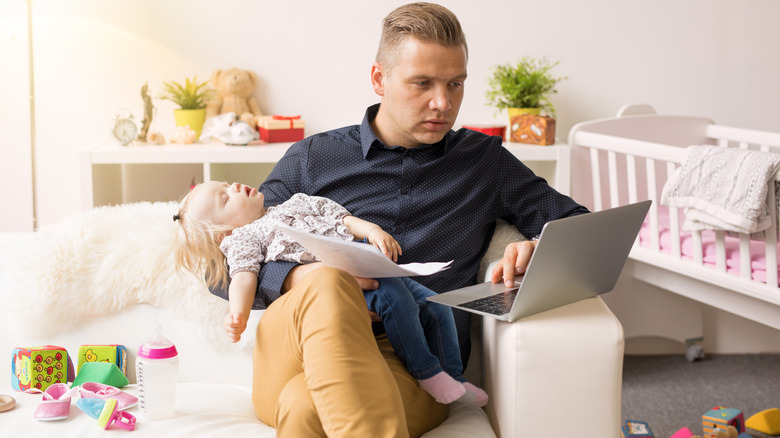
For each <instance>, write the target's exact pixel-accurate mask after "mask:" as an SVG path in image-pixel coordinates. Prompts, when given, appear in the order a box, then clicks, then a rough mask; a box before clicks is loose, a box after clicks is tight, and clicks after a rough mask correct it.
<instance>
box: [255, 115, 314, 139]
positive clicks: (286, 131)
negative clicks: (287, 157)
mask: <svg viewBox="0 0 780 438" xmlns="http://www.w3.org/2000/svg"><path fill="white" fill-rule="evenodd" d="M304 126H305V123H304V121H303V120H301V116H278V115H276V116H261V117H258V118H257V131H258V132H259V133H260V139H261V140H263V141H264V142H266V143H278V142H290V141H298V140H303V129H304Z"/></svg>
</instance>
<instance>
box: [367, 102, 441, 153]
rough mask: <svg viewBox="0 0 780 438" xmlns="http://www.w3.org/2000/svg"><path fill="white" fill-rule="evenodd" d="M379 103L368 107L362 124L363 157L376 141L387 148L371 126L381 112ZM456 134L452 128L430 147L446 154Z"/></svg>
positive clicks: (378, 144) (379, 145)
mask: <svg viewBox="0 0 780 438" xmlns="http://www.w3.org/2000/svg"><path fill="white" fill-rule="evenodd" d="M379 105H380V104H378V103H377V104H374V105H371V106H370V107H368V108H367V109H366V114H365V116H364V117H363V123H361V124H360V144H361V146H362V148H363V158H366V157H368V151H369V150H371V146H373V145H374V144H375V143H376V145H377V146H378V147H382V148H387V145H385V144H384V143H382V141H381V140H379V138H378V137H377V136H376V134H374V129H373V128H372V127H371V122H372V121H374V119H375V118H376V115H377V113H378V112H379ZM454 135H455V131H453V130H450V131H449V132H448V133H447V134H446V135H444V138H443V139H442V140H441V141H440V142H439V143H437V144H434V145H430V146H429V147H430V148H431V149H436V150H439V151H440V156H441V155H444V154H446V153H447V152H448V151H449V150H450V148H451V147H452V145H453V144H454V142H453V141H451V138H452V137H453V136H454Z"/></svg>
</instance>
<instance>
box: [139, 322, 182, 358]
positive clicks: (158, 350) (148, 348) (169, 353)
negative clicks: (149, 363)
mask: <svg viewBox="0 0 780 438" xmlns="http://www.w3.org/2000/svg"><path fill="white" fill-rule="evenodd" d="M178 354H179V352H178V351H176V346H174V345H173V342H171V341H169V340H168V339H167V338H165V337H163V335H161V334H160V326H159V325H157V326H155V327H154V331H153V332H152V337H151V338H149V339H147V340H146V341H145V342H144V343H143V344H141V346H140V347H138V356H139V357H145V358H149V359H168V358H171V357H176V356H177V355H178Z"/></svg>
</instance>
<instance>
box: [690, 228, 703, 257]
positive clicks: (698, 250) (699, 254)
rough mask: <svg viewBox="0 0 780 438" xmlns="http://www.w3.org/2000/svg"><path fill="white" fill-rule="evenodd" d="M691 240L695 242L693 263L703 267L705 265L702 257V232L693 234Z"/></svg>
mask: <svg viewBox="0 0 780 438" xmlns="http://www.w3.org/2000/svg"><path fill="white" fill-rule="evenodd" d="M691 238H692V241H693V261H694V263H696V264H697V265H702V264H703V263H704V257H703V256H702V247H701V231H699V230H695V231H693V232H692V233H691Z"/></svg>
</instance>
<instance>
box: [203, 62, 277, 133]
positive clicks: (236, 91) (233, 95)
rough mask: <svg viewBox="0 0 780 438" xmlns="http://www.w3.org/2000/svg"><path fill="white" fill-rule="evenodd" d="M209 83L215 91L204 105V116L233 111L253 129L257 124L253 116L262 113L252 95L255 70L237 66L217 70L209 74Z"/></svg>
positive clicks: (255, 78)
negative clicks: (205, 105)
mask: <svg viewBox="0 0 780 438" xmlns="http://www.w3.org/2000/svg"><path fill="white" fill-rule="evenodd" d="M211 84H212V85H213V86H214V89H215V91H216V92H215V94H214V97H213V98H212V99H211V100H210V101H209V104H208V106H207V107H206V118H209V117H213V116H217V115H220V114H225V113H235V114H236V117H238V118H239V120H242V121H244V122H246V123H248V124H249V126H251V127H252V128H253V129H254V128H255V127H256V126H257V124H256V122H255V118H256V117H258V116H262V115H263V113H262V112H261V111H260V105H258V104H257V99H255V98H254V96H252V92H253V91H254V89H255V85H256V84H257V75H256V74H255V72H253V71H249V70H241V69H239V68H229V69H227V70H217V71H215V72H214V73H213V74H212V75H211Z"/></svg>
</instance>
